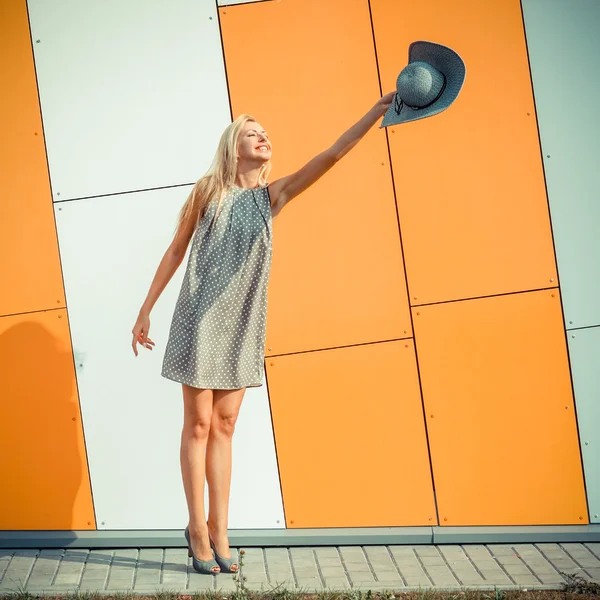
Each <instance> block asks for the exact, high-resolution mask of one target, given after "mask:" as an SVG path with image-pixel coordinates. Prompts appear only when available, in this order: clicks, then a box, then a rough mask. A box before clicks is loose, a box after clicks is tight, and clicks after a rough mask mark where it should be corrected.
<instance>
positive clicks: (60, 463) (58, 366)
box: [0, 311, 95, 530]
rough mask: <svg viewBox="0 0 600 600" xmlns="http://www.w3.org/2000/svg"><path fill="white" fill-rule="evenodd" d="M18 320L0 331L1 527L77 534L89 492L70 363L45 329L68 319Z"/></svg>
mask: <svg viewBox="0 0 600 600" xmlns="http://www.w3.org/2000/svg"><path fill="white" fill-rule="evenodd" d="M7 319H11V320H12V319H13V318H10V317H7ZM17 319H23V321H21V322H19V323H18V324H16V325H13V326H10V327H9V328H7V329H6V330H4V331H2V333H0V364H1V365H2V367H1V368H2V378H1V383H0V393H1V396H2V401H1V402H0V455H1V456H2V457H3V460H2V461H0V481H2V484H3V489H4V493H2V495H1V496H0V529H4V530H27V529H37V530H46V529H59V530H70V529H81V528H83V527H82V526H85V523H82V522H81V517H82V515H83V514H84V513H82V511H81V509H85V507H86V505H88V504H89V498H90V491H89V478H88V476H87V467H86V466H85V465H86V461H85V450H84V445H83V433H82V426H81V420H80V411H79V405H78V401H77V390H76V386H75V375H74V369H73V358H72V354H71V352H70V351H68V350H67V349H66V348H65V344H64V343H62V342H61V340H60V339H59V337H57V336H56V335H55V334H54V332H52V331H51V330H52V329H53V328H54V327H56V328H57V331H56V333H59V328H60V330H64V328H65V327H66V314H65V313H64V312H63V311H45V312H42V313H36V314H34V315H22V316H20V317H17ZM48 321H49V323H48V326H46V322H48ZM57 322H58V323H57ZM61 337H62V336H61ZM68 340H69V336H68V333H67V335H66V341H68ZM67 347H68V346H67ZM82 479H85V482H86V485H85V486H82ZM82 488H83V489H82ZM80 492H81V493H82V496H84V497H83V498H82V500H83V502H78V496H79V495H80ZM78 507H79V510H78ZM89 508H90V510H86V511H85V514H86V515H87V516H88V518H89V517H91V515H92V511H91V504H89ZM87 523H88V524H87V528H95V524H94V522H93V521H92V520H89V521H88V522H87Z"/></svg>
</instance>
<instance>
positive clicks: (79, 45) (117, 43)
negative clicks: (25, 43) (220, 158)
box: [28, 0, 230, 200]
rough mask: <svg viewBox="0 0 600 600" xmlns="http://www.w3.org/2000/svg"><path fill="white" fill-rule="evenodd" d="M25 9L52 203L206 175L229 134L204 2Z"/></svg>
mask: <svg viewBox="0 0 600 600" xmlns="http://www.w3.org/2000/svg"><path fill="white" fill-rule="evenodd" d="M28 5H29V14H30V21H31V31H32V38H33V41H34V43H33V48H34V52H35V64H36V71H37V77H38V86H39V92H40V99H41V106H42V116H43V121H44V133H45V137H46V145H47V149H48V161H49V165H50V176H51V181H52V191H53V195H54V200H65V199H70V198H83V197H88V196H96V195H101V194H109V193H115V192H123V191H131V190H143V189H149V188H155V187H160V186H168V185H174V184H182V183H192V182H194V181H196V180H197V179H198V178H199V177H200V176H201V175H202V174H203V173H204V171H206V169H207V168H208V166H209V164H210V159H211V158H212V156H213V153H214V150H215V148H216V146H217V142H218V138H219V136H220V134H221V132H222V130H223V129H224V127H225V126H226V125H227V124H228V123H229V122H230V109H229V99H228V93H227V85H226V80H225V72H224V67H223V54H222V49H221V39H220V33H219V23H218V19H217V14H216V10H217V9H216V5H215V2H214V0H170V1H169V2H164V1H163V0H127V2H122V1H121V0H85V2H81V1H80V0H29V2H28ZM38 40H39V41H38Z"/></svg>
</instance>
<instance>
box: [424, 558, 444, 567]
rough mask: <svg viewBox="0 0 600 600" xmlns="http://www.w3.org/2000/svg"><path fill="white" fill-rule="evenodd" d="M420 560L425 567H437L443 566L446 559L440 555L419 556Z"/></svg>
mask: <svg viewBox="0 0 600 600" xmlns="http://www.w3.org/2000/svg"><path fill="white" fill-rule="evenodd" d="M420 559H421V562H422V563H423V564H424V565H425V567H427V568H429V567H430V566H431V567H438V566H445V565H446V561H445V560H444V559H443V558H442V557H441V556H439V555H438V556H421V557H420Z"/></svg>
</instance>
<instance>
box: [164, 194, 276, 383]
mask: <svg viewBox="0 0 600 600" xmlns="http://www.w3.org/2000/svg"><path fill="white" fill-rule="evenodd" d="M216 207H217V201H216V200H215V201H213V202H211V203H210V204H209V205H208V207H207V209H206V211H205V214H204V216H203V217H202V219H201V221H200V223H199V225H198V227H197V229H196V231H195V233H194V237H193V239H192V247H191V250H190V255H189V260H188V264H187V268H186V271H185V275H184V278H183V282H182V285H181V291H180V292H179V297H178V299H177V303H176V305H175V311H174V313H173V319H172V322H171V328H170V331H169V338H168V340H167V346H166V349H165V356H164V359H163V365H162V372H161V375H162V376H163V377H166V378H167V379H171V380H173V381H178V382H180V383H185V384H187V385H190V386H193V387H197V388H204V389H215V390H230V389H239V388H243V387H258V386H260V385H262V380H263V374H264V350H265V333H266V320H267V283H268V281H269V273H270V269H271V255H272V231H273V230H272V219H271V202H270V199H269V192H268V189H267V188H266V187H265V188H254V189H250V188H241V187H238V186H232V187H231V188H230V189H229V190H228V191H227V192H226V193H225V195H224V196H223V199H222V200H221V206H220V209H219V215H218V216H217V217H216V220H215V212H216ZM213 222H214V225H213V226H212V227H211V225H212V224H213Z"/></svg>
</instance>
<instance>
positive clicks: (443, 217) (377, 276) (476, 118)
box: [220, 0, 588, 527]
mask: <svg viewBox="0 0 600 600" xmlns="http://www.w3.org/2000/svg"><path fill="white" fill-rule="evenodd" d="M370 6H371V8H372V21H371V15H370V12H369V3H368V2H367V0H286V2H262V3H251V4H246V5H239V6H230V7H227V8H221V9H220V18H221V26H222V33H223V40H224V48H225V58H226V66H227V73H228V82H229V86H230V93H231V100H232V105H233V112H234V117H235V116H237V115H238V114H240V113H242V112H250V113H253V114H254V116H256V117H257V118H258V120H259V121H260V122H261V124H262V125H263V126H264V127H265V129H266V130H267V131H268V132H269V133H270V135H271V138H272V141H273V145H274V170H273V175H272V178H271V179H272V180H274V179H276V178H277V177H279V176H281V175H285V174H288V173H289V172H292V171H294V170H296V169H297V168H299V167H300V166H302V164H304V163H305V162H306V161H307V160H309V159H310V158H312V156H314V155H315V154H316V153H318V152H319V151H321V150H323V149H324V148H326V147H327V146H329V145H330V144H331V143H333V142H334V141H335V139H336V138H337V137H338V136H339V135H340V134H341V133H342V132H343V131H344V130H345V129H347V128H348V127H349V126H350V125H352V123H353V122H355V121H356V120H357V119H358V118H359V117H360V116H362V114H364V112H366V110H367V109H368V108H369V107H370V106H371V105H372V104H373V103H374V102H375V101H376V99H377V98H378V97H379V95H380V88H379V80H378V69H379V73H380V75H381V83H382V88H383V91H384V92H387V91H391V90H393V89H394V87H395V80H396V77H397V75H398V73H399V72H400V70H401V69H402V68H403V67H404V66H405V65H406V64H407V61H408V57H407V50H408V46H409V44H410V42H411V41H414V40H417V39H425V40H431V41H436V42H439V43H442V44H446V45H449V46H451V47H453V48H455V49H456V50H457V51H458V52H459V54H461V56H462V57H463V58H464V60H465V63H466V65H467V78H466V82H465V86H464V88H463V90H462V92H461V95H460V96H459V98H458V99H457V101H456V103H455V104H454V105H453V106H451V107H450V108H449V109H448V110H447V111H445V112H444V113H442V114H440V115H437V116H435V117H434V118H430V119H425V120H422V121H417V122H413V123H408V124H403V125H401V126H397V127H391V128H389V129H388V130H387V132H386V131H383V130H378V129H377V128H374V129H373V130H371V131H370V132H369V133H368V134H367V135H366V136H365V138H364V140H362V141H361V142H360V144H359V145H358V146H357V147H356V148H355V149H353V150H352V152H351V153H350V154H349V155H348V156H347V157H345V158H344V159H343V161H341V162H340V163H339V164H338V165H336V166H335V168H334V169H333V170H332V171H331V172H329V173H328V174H327V175H326V176H325V177H323V179H322V180H320V181H319V182H318V183H317V184H315V185H314V186H313V187H312V188H311V189H310V190H308V191H307V192H305V193H304V194H303V195H302V196H301V197H299V198H297V199H295V200H294V201H293V202H292V203H291V204H290V205H289V206H288V207H286V208H285V209H284V211H283V212H282V213H281V215H280V216H278V217H277V218H276V220H275V227H274V232H275V234H274V246H273V248H274V258H273V271H272V275H271V282H270V292H269V320H268V326H267V354H268V357H267V377H268V384H269V397H270V402H271V407H272V412H273V423H274V431H275V440H276V444H277V452H278V459H279V465H280V473H281V482H282V488H283V497H284V505H285V510H286V523H287V526H288V527H311V526H370V525H371V526H374V525H417V524H420V525H428V524H429V525H431V524H440V525H447V526H450V525H499V524H504V525H527V524H532V525H533V524H569V523H572V524H583V523H587V522H588V517H587V507H586V502H585V494H584V485H583V474H582V469H581V461H580V455H579V441H578V434H577V428H576V423H575V417H574V411H573V398H572V391H571V385H570V373H569V365H568V360H567V353H566V345H565V336H564V324H563V321H562V313H561V310H560V299H559V292H558V288H557V279H556V264H555V256H554V249H553V245H552V236H551V231H550V224H549V213H548V205H547V200H546V194H545V186H544V178H543V170H542V165H541V157H540V147H539V143H538V132H537V124H536V117H535V110H534V101H533V95H532V89H531V80H530V74H529V65H528V60H527V53H526V46H525V39H524V32H523V22H522V17H521V9H520V3H519V1H518V0H508V1H503V2H494V3H483V2H479V1H478V0H459V1H457V2H454V3H452V4H451V5H450V4H448V3H447V2H444V1H443V0H433V1H432V2H430V3H428V4H427V5H422V4H420V3H412V4H411V3H408V2H387V1H385V0H373V1H372V2H371V3H370ZM249 32H260V43H261V47H262V48H264V49H265V57H264V60H263V59H262V58H261V63H260V64H261V66H262V70H261V69H260V68H257V67H256V66H255V65H254V64H251V63H250V62H249V60H248V52H247V48H248V44H249V43H252V36H251V35H250V34H249ZM388 144H389V151H390V153H391V157H392V164H391V165H390V164H389V159H388ZM392 174H393V178H394V184H395V190H392V189H391V175H392ZM394 202H395V203H396V204H397V208H398V214H399V224H398V220H397V217H396V213H395V210H393V203H394ZM405 277H406V281H407V283H408V290H409V292H410V298H409V297H408V295H407V293H406V290H405ZM544 288H546V289H545V290H544ZM536 290H543V291H536ZM409 303H410V305H411V306H412V309H411V312H412V314H411V312H409V308H408V305H409ZM423 305H426V306H423ZM413 324H414V339H411V338H413ZM388 340H396V341H388ZM366 342H368V343H367V344H365V343H366ZM384 342H385V343H384ZM306 351H309V352H306ZM315 485H318V486H319V489H322V490H323V491H322V493H320V494H319V495H318V496H317V497H314V498H313V497H310V496H312V494H308V493H307V490H308V489H314V488H312V487H311V486H315ZM407 489H410V495H409V496H410V497H406V496H407V493H406V491H407ZM434 489H435V496H434ZM382 490H385V494H382ZM382 495H384V496H385V497H384V498H382ZM436 503H437V506H436ZM434 510H437V513H434Z"/></svg>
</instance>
